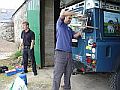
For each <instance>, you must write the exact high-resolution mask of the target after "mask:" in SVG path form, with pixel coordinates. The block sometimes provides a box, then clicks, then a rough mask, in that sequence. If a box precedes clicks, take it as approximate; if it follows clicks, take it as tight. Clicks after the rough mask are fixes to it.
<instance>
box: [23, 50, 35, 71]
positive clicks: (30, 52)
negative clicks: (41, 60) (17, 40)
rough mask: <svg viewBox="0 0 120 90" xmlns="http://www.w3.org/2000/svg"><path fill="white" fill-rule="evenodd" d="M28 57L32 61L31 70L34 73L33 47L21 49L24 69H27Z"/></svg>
mask: <svg viewBox="0 0 120 90" xmlns="http://www.w3.org/2000/svg"><path fill="white" fill-rule="evenodd" d="M28 58H30V60H31V62H32V70H33V72H34V73H36V72H37V70H36V61H35V56H34V48H33V49H32V50H30V49H29V48H24V49H23V66H24V71H27V66H28Z"/></svg>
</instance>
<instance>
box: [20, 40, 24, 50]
mask: <svg viewBox="0 0 120 90" xmlns="http://www.w3.org/2000/svg"><path fill="white" fill-rule="evenodd" d="M22 48H23V39H21V41H20V46H19V51H21V50H22Z"/></svg>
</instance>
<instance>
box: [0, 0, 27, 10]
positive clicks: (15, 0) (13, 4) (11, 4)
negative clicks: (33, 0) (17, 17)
mask: <svg viewBox="0 0 120 90" xmlns="http://www.w3.org/2000/svg"><path fill="white" fill-rule="evenodd" d="M24 1H25V0H0V8H5V9H17V8H18V7H19V6H20V5H21V4H22V3H23V2H24Z"/></svg>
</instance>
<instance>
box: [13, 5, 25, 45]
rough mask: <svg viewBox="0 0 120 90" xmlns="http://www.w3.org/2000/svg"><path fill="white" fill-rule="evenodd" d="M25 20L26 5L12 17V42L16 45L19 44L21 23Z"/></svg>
mask: <svg viewBox="0 0 120 90" xmlns="http://www.w3.org/2000/svg"><path fill="white" fill-rule="evenodd" d="M26 20H27V4H24V5H23V6H22V7H21V8H20V9H19V10H18V11H16V13H15V14H14V16H13V22H14V36H15V37H14V40H15V42H16V43H20V39H21V32H22V22H23V21H26Z"/></svg>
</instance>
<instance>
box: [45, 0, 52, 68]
mask: <svg viewBox="0 0 120 90" xmlns="http://www.w3.org/2000/svg"><path fill="white" fill-rule="evenodd" d="M53 57H54V0H45V66H50V65H53Z"/></svg>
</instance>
